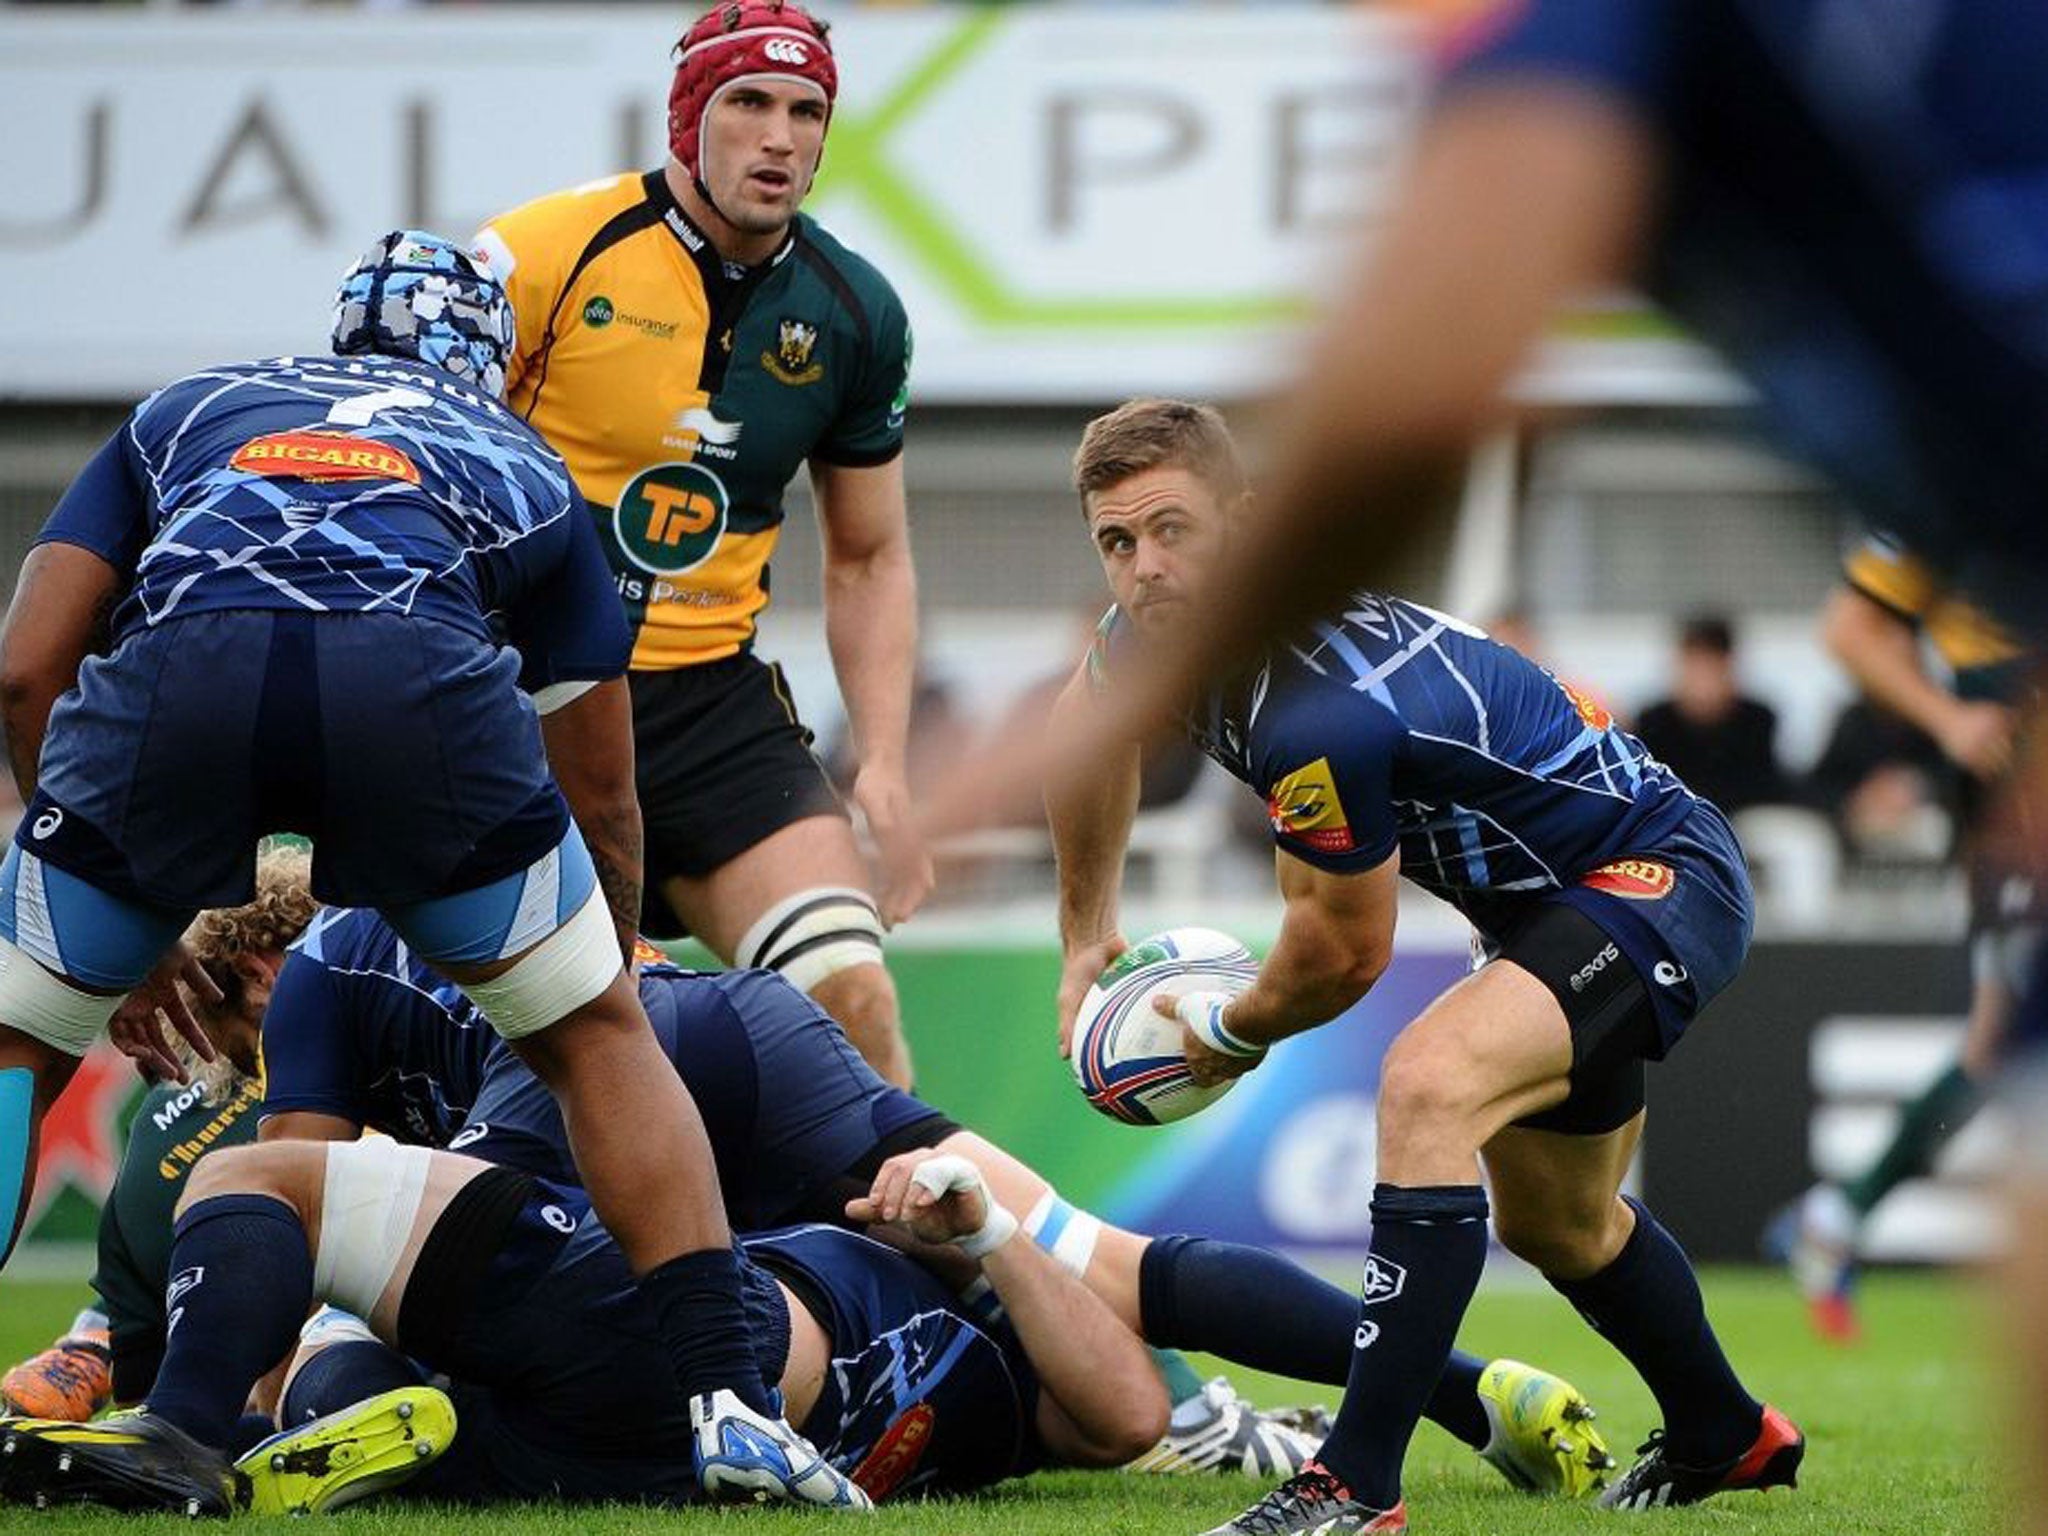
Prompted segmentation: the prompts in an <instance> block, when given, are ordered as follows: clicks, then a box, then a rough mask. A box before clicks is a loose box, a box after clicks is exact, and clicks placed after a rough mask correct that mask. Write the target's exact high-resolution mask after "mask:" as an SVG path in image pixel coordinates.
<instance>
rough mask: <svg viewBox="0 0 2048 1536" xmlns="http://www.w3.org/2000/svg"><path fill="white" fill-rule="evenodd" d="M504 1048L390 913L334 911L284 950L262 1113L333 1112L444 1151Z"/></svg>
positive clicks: (267, 1029)
mask: <svg viewBox="0 0 2048 1536" xmlns="http://www.w3.org/2000/svg"><path fill="white" fill-rule="evenodd" d="M497 1045H498V1037H497V1035H496V1033H495V1032H494V1031H493V1030H492V1029H491V1025H490V1021H489V1020H488V1019H486V1018H485V1017H484V1016H483V1014H482V1013H481V1012H480V1011H479V1010H478V1009H477V1006H476V1005H475V1004H474V1003H472V1002H471V1001H470V1000H469V999H468V998H467V997H465V996H464V995H463V993H462V991H461V990H460V989H459V988H458V987H457V986H456V985H455V983H453V982H452V981H449V980H447V979H446V978H444V977H442V976H440V975H439V974H437V973H436V972H434V971H433V970H431V969H430V968H429V967H428V966H427V965H426V963H425V962H424V961H422V960H421V959H420V958H419V957H418V956H416V955H415V954H413V952H412V950H411V948H410V947H409V946H408V945H407V944H406V942H405V941H404V940H403V939H401V938H400V937H399V936H398V934H397V932H396V931H395V930H394V929H393V928H392V927H391V925H390V924H389V923H387V922H385V921H384V919H383V918H381V917H379V916H378V915H377V914H376V913H375V912H371V911H368V910H366V909H363V908H358V907H326V908H323V909H322V910H321V911H320V912H318V913H316V914H315V915H314V918H313V921H312V922H311V923H310V924H309V925H308V926H307V928H306V931H305V932H304V933H303V934H301V935H300V936H299V938H298V939H297V940H296V941H295V942H294V943H293V944H292V946H291V948H290V949H289V950H288V951H287V952H286V954H285V961H284V966H283V968H282V969H281V970H280V971H279V972H278V975H277V984H276V986H275V987H274V988H273V989H272V991H271V994H270V1006H269V1008H268V1009H267V1010H266V1011H265V1012H264V1015H263V1065H264V1095H263V1114H264V1115H265V1116H270V1115H278V1114H285V1113H289V1112H292V1111H303V1112H308V1113H312V1114H321V1115H335V1116H338V1117H339V1118H341V1119H343V1120H349V1121H353V1122H354V1123H355V1124H357V1125H361V1126H367V1127H369V1128H370V1129H372V1130H376V1131H382V1132H383V1133H384V1134H385V1135H387V1136H390V1137H392V1138H394V1139H395V1140H398V1141H403V1142H407V1143H409V1144H412V1145H416V1146H428V1147H445V1146H447V1145H448V1143H449V1142H450V1141H451V1140H452V1139H453V1138H454V1136H455V1134H456V1132H457V1130H458V1129H459V1128H460V1127H461V1125H462V1123H463V1121H464V1119H465V1118H466V1117H467V1116H468V1114H469V1110H470V1106H471V1105H472V1104H473V1103H475V1101H476V1095H477V1090H478V1089H479V1087H480V1086H481V1085H482V1083H483V1080H484V1074H485V1072H486V1070H487V1068H488V1066H489V1064H490V1058H491V1055H492V1051H493V1049H494V1048H495V1047H496V1046H497Z"/></svg>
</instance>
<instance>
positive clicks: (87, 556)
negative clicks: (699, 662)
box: [0, 231, 804, 1497]
mask: <svg viewBox="0 0 2048 1536" xmlns="http://www.w3.org/2000/svg"><path fill="white" fill-rule="evenodd" d="M513 331H514V327H513V318H512V314H511V309H510V306H509V305H508V303H507V302H506V298H505V294H504V290H503V289H502V288H501V287H500V286H499V284H498V283H497V281H496V280H495V279H494V278H492V277H491V276H490V275H489V274H488V273H487V272H486V271H484V270H483V269H482V268H480V267H479V266H478V265H477V264H476V263H475V262H473V261H472V260H471V259H470V258H469V257H468V256H466V255H465V254H464V253H463V252H462V251H461V250H459V249H457V248H456V247H454V246H452V245H450V244H448V243H447V242H446V241H443V240H440V239H438V238H436V237H434V236H431V235H424V234H418V233H415V232H408V231H400V232H395V233H393V234H391V235H388V236H386V237H385V238H384V239H382V240H380V241H379V242H378V243H377V245H376V246H375V247H373V248H372V250H371V251H370V252H369V253H368V254H367V255H366V256H365V257H364V258H363V259H362V260H361V261H360V262H358V263H357V265H356V266H355V268H354V269H353V270H352V271H351V272H350V273H349V274H348V275H347V277H346V279H345V280H344V283H343V286H342V289H341V292H340V294H339V296H338V299H337V301H336V305H335V310H334V332H333V345H334V350H335V352H336V353H337V354H339V355H337V356H335V357H331V358H284V359H273V360H271V361H267V362H257V363H240V364H230V365H224V366H221V367H216V368H209V369H205V370H202V371H200V372H198V373H195V374H192V375H190V376H188V377H186V378H183V379H180V380H177V381H176V382H174V383H172V384H170V385H169V386H167V387H166V388H164V389H163V390H161V391H159V392H158V393H157V394H155V395H153V396H151V397H150V398H149V399H148V400H147V401H145V402H144V403H143V404H142V405H140V406H139V407H137V408H136V410H135V411H134V413H133V414H132V415H131V416H130V417H129V419H128V421H127V422H126V423H125V424H124V425H123V426H122V428H121V430H120V431H119V432H117V433H116V434H115V435H114V437H113V438H112V439H111V440H110V441H109V442H108V443H107V444H106V446H105V447H104V448H102V449H101V450H100V452H99V453H98V454H97V455H96V456H95V457H94V458H93V460H92V462H91V463H90V464H88V465H87V466H86V468H85V470H84V471H83V472H82V473H81V474H80V475H79V477H78V479H77V480H76V481H75V482H74V483H73V485H72V486H71V488H70V490H69V491H67V492H66V494H65V496H64V498H63V500H62V501H61V502H60V503H59V505H58V507H57V509H56V511H55V512H54V513H53V514H52V515H51V517H50V520H49V522H48V523H47V524H46V525H45V527H44V529H43V531H42V533H41V535H40V536H39V542H38V544H37V546H36V547H35V548H34V549H33V550H32V551H31V552H30V554H29V556H28V559H27V560H26V561H25V562H24V564H23V567H22V572H21V579H20V583H19V586H18V588H17V591H16V594H15V600H14V604H13V606H12V607H11V608H10V610H9V611H8V615H7V623H6V629H5V633H4V636H0V714H4V724H5V728H6V734H7V739H8V745H9V749H10V751H11V752H12V754H13V769H14V773H15V778H16V781H17V784H18V785H19V787H20V789H21V792H22V796H23V799H24V800H25V801H26V802H27V810H26V813H25V814H24V816H23V819H22V822H21V826H20V828H19V829H18V831H17V833H16V836H15V840H14V843H13V845H12V846H11V847H10V848H9V850H8V853H7V857H6V862H5V864H4V865H0V1246H11V1244H12V1242H13V1235H14V1233H15V1231H16V1230H17V1228H18V1227H19V1224H20V1213H21V1211H22V1210H23V1209H25V1205H26V1200H25V1196H26V1192H27V1185H28V1180H29V1176H30V1170H31V1168H32V1167H33V1166H34V1153H35V1140H36V1129H37V1126H38V1125H39V1123H40V1121H41V1118H42V1115H43V1113H44V1111H45V1110H46V1109H47V1107H48V1105H49V1103H50V1101H51V1100H52V1099H54V1098H55V1097H56V1095H57V1094H58V1093H59V1092H61V1091H62V1089H63V1087H64V1085H65V1084H66V1083H67V1082H68V1081H69V1080H70V1078H71V1075H72V1073H73V1071H74V1070H75V1069H76V1065H77V1060H78V1058H79V1057H80V1056H81V1055H83V1054H84V1052H85V1050H86V1049H87V1047H88V1046H90V1045H91V1044H92V1042H93V1040H94V1039H95V1038H97V1036H98V1034H99V1032H100V1030H101V1029H102V1028H103V1027H104V1026H106V1024H107V1023H108V1021H109V1020H110V1019H111V1018H112V1017H113V1016H114V1014H115V1011H116V1008H117V1007H118V1006H120V1003H121V999H122V997H123V996H124V995H125V994H128V993H130V992H133V991H134V990H135V989H136V988H137V987H138V985H139V984H141V983H143V982H144V981H145V979H148V980H149V982H150V986H149V987H148V988H146V989H145V990H144V991H143V992H141V993H139V994H137V996H136V997H135V998H134V999H132V1000H131V1001H132V1006H133V1009H134V1013H133V1014H132V1015H129V1016H125V1017H124V1023H123V1028H124V1031H125V1032H126V1038H127V1040H128V1043H129V1044H130V1045H131V1046H132V1047H133V1048H135V1049H138V1050H142V1051H145V1052H147V1051H149V1050H151V1049H153V1048H154V1047H152V1046H151V1044H150V1041H151V1039H153V1037H154V1036H155V1031H156V1025H155V1021H154V1008H153V1007H152V1004H154V1003H162V1004H163V1005H164V1006H165V1007H166V1009H167V1011H169V1012H170V1013H171V1014H172V1016H173V1018H174V1019H177V1020H179V1021H180V1023H181V1026H182V1027H184V1028H185V1029H186V1030H187V1031H188V1034H189V1036H190V1037H191V1038H192V1039H193V1042H194V1044H195V1045H198V1044H199V1043H200V1042H201V1041H203V1039H204V1036H203V1035H202V1034H201V1033H200V1032H199V1030H198V1027H197V1026H196V1024H194V1023H193V1022H192V1020H191V1018H190V1016H189V1013H188V1011H187V1010H186V1008H185V1005H184V1004H183V1003H182V1002H181V1001H179V999H178V997H177V994H176V991H175V987H174V985H173V984H172V983H171V981H170V979H169V978H170V974H171V973H172V972H176V971H181V970H183V971H186V972H187V973H188V974H189V975H190V977H191V978H192V980H193V982H194V984H195V986H200V987H203V988H204V989H205V990H206V991H208V992H209V993H210V992H211V990H212V989H211V988H210V986H208V985H207V984H206V983H205V979H204V976H203V973H199V972H197V971H196V970H191V969H190V968H189V967H186V966H185V965H184V964H183V960H184V956H183V954H182V951H181V950H180V949H179V947H178V936H179V934H180V933H182V932H183V930H184V928H185V925H186V924H187V923H188V922H189V921H190V919H191V918H192V916H193V915H194V914H195V913H196V912H198V911H200V910H201V909H203V908H207V907H223V906H234V905H238V904H240V903H242V902H246V901H247V900H248V899H249V897H250V895H251V894H252V882H251V871H252V868H253V865H254V859H255V850H256V846H257V841H258V838H259V837H260V836H261V835H262V834H264V833H266V832H271V831H297V832H303V833H306V834H308V835H310V836H311V837H312V838H313V839H314V841H315V844H316V846H317V848H318V852H317V854H316V855H315V859H314V875H313V884H314V888H315V890H316V891H317V892H319V894H320V895H321V896H323V897H324V898H327V899H331V900H335V901H344V902H351V903H360V904H364V905H370V906H377V907H380V908H382V909H383V910H385V911H386V912H387V913H388V914H389V915H390V917H391V919H392V922H393V925H394V926H395V927H396V928H397V929H399V930H400V931H401V932H403V933H404V934H405V935H406V938H407V942H408V943H409V944H410V945H411V946H412V947H413V948H415V949H416V950H418V951H419V952H420V953H421V954H425V955H430V956H432V957H434V958H435V959H436V961H438V962H439V964H440V966H441V968H442V970H443V971H444V973H445V974H446V975H447V976H448V977H449V978H450V979H451V981H452V982H453V984H455V985H458V986H460V987H462V988H463V989H465V990H466V991H467V992H468V993H469V994H470V996H471V997H473V998H474V999H475V1001H476V1003H477V1006H478V1007H479V1009H480V1010H481V1011H482V1013H483V1015H484V1016H485V1017H486V1018H488V1019H489V1020H490V1021H491V1024H492V1027H493V1028H494V1029H495V1030H497V1031H498V1032H499V1033H500V1034H502V1035H504V1036H505V1037H506V1038H507V1039H508V1040H510V1041H512V1042H513V1047H514V1049H516V1050H517V1051H519V1052H520V1053H521V1054H522V1055H523V1056H524V1057H525V1058H526V1059H527V1060H528V1061H529V1062H530V1063H531V1064H532V1065H533V1067H534V1070H535V1071H536V1072H537V1073H538V1074H539V1075H540V1077H541V1078H542V1080H544V1081H545V1082H546V1083H547V1084H548V1086H549V1088H550V1089H551V1090H552V1091H553V1092H555V1093H557V1094H559V1095H560V1096H561V1101H562V1104H563V1108H564V1114H565V1118H566V1121H567V1123H568V1125H569V1127H570V1134H571V1137H572V1140H573V1142H574V1144H575V1147H576V1161H577V1165H578V1167H579V1168H580V1169H581V1170H582V1173H583V1176H584V1181H585V1183H586V1184H587V1185H588V1187H589V1189H590V1191H591V1197H592V1199H593V1200H594V1201H595V1202H596V1203H597V1206H598V1208H599V1209H601V1210H603V1211H605V1212H607V1213H608V1214H609V1215H610V1216H611V1218H612V1222H613V1226H614V1229H615V1230H616V1232H617V1234H618V1236H619V1241H620V1243H621V1245H622V1247H623V1248H624V1250H625V1251H626V1253H627V1254H628V1256H629V1257H630V1259H631V1261H632V1264H633V1267H634V1271H635V1273H636V1274H638V1275H640V1276H641V1277H642V1281H643V1283H644V1284H645V1285H646V1286H647V1288H648V1293H649V1302H650V1304H651V1305H652V1306H653V1308H654V1310H655V1312H656V1314H657V1315H658V1316H659V1317H660V1319H661V1330H660V1331H661V1336H662V1340H663V1344H664V1347H665V1349H666V1351H667V1354H668V1356H669V1358H670V1361H671V1363H672V1367H673V1369H674V1370H675V1371H676V1373H677V1375H678V1378H679V1379H680V1381H681V1383H682V1385H683V1389H684V1391H685V1392H686V1393H688V1394H689V1395H690V1396H693V1397H698V1396H701V1397H703V1398H705V1399H706V1400H707V1402H715V1403H716V1404H717V1409H716V1411H718V1412H730V1413H732V1414H733V1415H735V1416H736V1417H740V1418H744V1419H746V1420H747V1421H748V1422H750V1423H755V1424H757V1425H758V1426H759V1427H760V1433H761V1435H762V1436H763V1437H765V1438H766V1439H771V1440H773V1439H777V1438H787V1435H788V1432H787V1430H786V1429H784V1428H779V1427H778V1426H777V1424H776V1422H775V1418H774V1415H773V1413H772V1412H771V1411H770V1407H771V1404H770V1394H769V1391H768V1388H767V1386H766V1384H765V1383H763V1382H762V1381H761V1379H760V1376H759V1373H758V1371H756V1370H755V1368H754V1364H753V1360H752V1358H751V1356H750V1355H749V1354H748V1352H747V1350H746V1347H745V1343H744V1339H743V1336H742V1325H743V1315H742V1312H741V1308H740V1297H739V1280H738V1276H737V1274H736V1272H735V1266H734V1262H733V1257H732V1245H731V1233H730V1231H729V1229H728V1227H727V1225H726V1221H725V1216H724V1212H723V1210H722V1208H721V1206H720V1204H719V1199H718V1190H717V1177H716V1173H715V1171H714V1169H713V1166H712V1162H711V1155H710V1148H709V1146H708V1145H707V1144H706V1142H705V1139H704V1132H703V1124H702V1121H701V1119H700V1118H699V1116H698V1114H697V1110H696V1106H695V1105H694V1104H693V1103H692V1102H691V1100H690V1097H689V1095H688V1094H687V1093H685V1092H684V1091H683V1090H682V1089H681V1087H680V1085H679V1084H678V1083H677V1082H676V1080H675V1076H674V1074H673V1073H671V1072H669V1071H667V1070H665V1068H664V1067H663V1065H662V1063H661V1061H660V1059H659V1054H658V1052H657V1051H656V1048H655V1045H654V1040H653V1037H652V1036H651V1035H650V1034H649V1033H648V1030H647V1024H646V1018H645V1015H643V1014H642V1013H641V1011H640V1007H639V1002H638V999H637V998H636V996H635V995H634V991H633V986H632V983H631V981H630V979H629V978H628V976H627V973H626V969H625V966H624V963H623V962H624V959H625V955H626V953H627V952H628V951H629V950H630V947H631V943H632V939H633V936H634V933H635V929H636V925H637V922H638V918H639V907H640V900H639V891H640V817H639V808H638V806H637V804H636V803H635V801H634V798H633V785H632V774H631V768H632V762H633V755H632V738H631V731H630V722H629V718H628V715H629V701H628V698H627V690H626V683H625V670H626V662H627V657H628V652H629V650H630V646H629V643H628V637H627V634H626V629H625V624H624V621H623V619H622V618H621V617H620V615H619V612H618V606H617V601H616V597H615V595H614V594H613V592H612V590H611V581H610V577H609V575H608V573H607V571H606V569H605V564H604V554H603V551H602V549H601V548H599V546H598V543H597V539H596V535H595V532H594V530H593V528H592V525H591V521H590V518H589V515H588V511H587V509H586V508H585V506H584V504H583V500H582V498H581V497H580V496H579V495H578V494H577V492H576V488H575V486H574V485H573V484H572V483H571V482H570V479H569V476H568V472H567V470H566V469H565V468H564V467H563V465H562V461H561V460H560V459H559V458H557V457H556V456H555V455H554V454H553V453H552V452H550V451H549V450H548V448H547V447H546V446H545V445H544V444H543V443H542V442H541V441H540V439H539V438H538V437H536V436H535V435H534V434H533V432H532V431H531V430H530V429H529V428H528V427H527V426H526V425H525V424H524V423H523V422H522V421H520V420H519V419H518V418H517V417H516V416H514V415H513V414H512V413H511V412H510V411H508V410H506V408H505V407H504V405H503V404H502V403H501V402H500V399H499V396H500V394H501V393H502V391H503V387H504V378H505V373H504V370H505V362H506V357H507V354H508V351H509V348H510V346H511V343H512V338H513ZM109 612H111V614H112V617H111V620H109V619H108V614H109ZM109 628H110V630H111V633H110V636H108V635H107V634H106V631H107V630H108V629H109ZM507 636H509V638H510V641H511V644H509V645H508V644H506V643H504V641H505V639H506V637H507ZM103 638H107V639H108V641H109V643H107V644H106V645H105V646H104V647H102V646H101V641H102V639H103ZM60 696H61V697H60ZM572 813H573V820H572ZM160 961H161V962H162V963H161V964H160ZM210 1049H211V1048H210V1047H206V1048H205V1052H210ZM649 1185H653V1186H655V1187H658V1188H660V1189H662V1190H664V1191H666V1192H668V1194H669V1195H670V1198H668V1199H665V1200H661V1201H648V1200H644V1199H642V1198H640V1195H641V1191H643V1190H644V1189H645V1188H647V1187H648V1186H649ZM789 1450H790V1454H793V1455H801V1454H804V1453H803V1451H802V1448H801V1447H796V1446H794V1445H793V1444H792V1445H791V1446H790V1447H789ZM792 1496H793V1497H803V1495H802V1494H801V1493H798V1492H797V1491H795V1490H792Z"/></svg>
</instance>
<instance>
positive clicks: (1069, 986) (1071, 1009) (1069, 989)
mask: <svg viewBox="0 0 2048 1536" xmlns="http://www.w3.org/2000/svg"><path fill="white" fill-rule="evenodd" d="M1130 947H1131V946H1130V944H1129V943H1128V942H1127V941H1126V940H1125V938H1124V936H1123V935H1122V934H1120V933H1109V934H1105V935H1103V937H1101V938H1099V939H1096V940H1095V941H1094V942H1093V943H1090V944H1083V945H1080V946H1079V947H1077V948H1075V949H1071V950H1069V951H1068V952H1067V960H1066V964H1065V966H1064V967H1063V968H1062V969H1061V971H1060V1055H1061V1056H1062V1057H1072V1056H1073V1054H1074V1018H1075V1016H1076V1015H1077V1014H1079V1013H1080V1011H1081V1000H1082V999H1083V998H1085V997H1086V996H1087V995H1088V989H1089V988H1090V987H1092V986H1094V985H1095V978H1096V977H1098V976H1100V975H1101V974H1102V973H1103V972H1104V971H1106V970H1108V969H1109V967H1110V965H1111V964H1112V962H1114V961H1115V959H1116V957H1117V956H1118V955H1120V954H1122V953H1123V952H1124V951H1125V950H1127V949H1129V948H1130Z"/></svg>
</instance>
